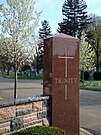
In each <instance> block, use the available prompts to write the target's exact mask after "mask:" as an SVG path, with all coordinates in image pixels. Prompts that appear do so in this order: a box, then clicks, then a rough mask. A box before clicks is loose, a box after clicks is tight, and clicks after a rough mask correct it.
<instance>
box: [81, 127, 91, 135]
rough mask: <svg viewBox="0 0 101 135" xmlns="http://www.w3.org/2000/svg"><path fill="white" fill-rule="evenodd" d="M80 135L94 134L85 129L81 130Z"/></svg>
mask: <svg viewBox="0 0 101 135" xmlns="http://www.w3.org/2000/svg"><path fill="white" fill-rule="evenodd" d="M80 135H93V134H92V133H90V132H88V131H87V130H85V129H83V128H80Z"/></svg>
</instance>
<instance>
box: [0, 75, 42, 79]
mask: <svg viewBox="0 0 101 135" xmlns="http://www.w3.org/2000/svg"><path fill="white" fill-rule="evenodd" d="M2 77H4V78H9V79H14V75H2ZM17 78H18V79H32V80H41V79H43V76H24V75H23V76H20V75H18V76H17Z"/></svg>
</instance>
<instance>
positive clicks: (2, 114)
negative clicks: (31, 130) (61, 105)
mask: <svg viewBox="0 0 101 135" xmlns="http://www.w3.org/2000/svg"><path fill="white" fill-rule="evenodd" d="M50 106H51V100H50V97H49V96H40V97H39V96H38V97H29V98H23V99H16V100H15V101H14V100H9V101H0V135H3V134H4V135H5V134H6V135H7V134H9V133H13V132H15V131H17V130H20V129H23V128H27V127H31V126H37V125H39V126H48V125H49V124H50V123H49V120H50Z"/></svg>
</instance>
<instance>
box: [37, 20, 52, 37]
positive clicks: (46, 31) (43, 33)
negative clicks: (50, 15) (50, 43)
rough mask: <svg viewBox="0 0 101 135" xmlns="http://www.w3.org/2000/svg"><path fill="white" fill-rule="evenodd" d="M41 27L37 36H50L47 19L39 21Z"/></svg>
mask: <svg viewBox="0 0 101 135" xmlns="http://www.w3.org/2000/svg"><path fill="white" fill-rule="evenodd" d="M41 24H42V28H40V29H39V37H40V38H41V39H44V38H47V37H48V36H51V27H50V26H49V22H48V21H47V20H44V21H42V22H41Z"/></svg>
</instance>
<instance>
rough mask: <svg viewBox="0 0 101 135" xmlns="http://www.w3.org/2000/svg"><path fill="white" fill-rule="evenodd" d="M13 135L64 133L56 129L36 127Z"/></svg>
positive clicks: (55, 134)
mask: <svg viewBox="0 0 101 135" xmlns="http://www.w3.org/2000/svg"><path fill="white" fill-rule="evenodd" d="M12 135H64V131H63V130H62V129H60V128H56V127H44V126H36V127H31V128H27V129H24V130H21V131H19V132H16V133H13V134H12Z"/></svg>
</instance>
